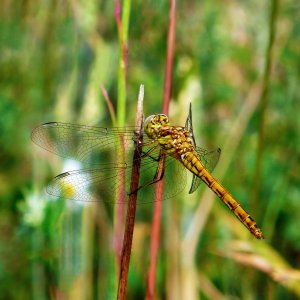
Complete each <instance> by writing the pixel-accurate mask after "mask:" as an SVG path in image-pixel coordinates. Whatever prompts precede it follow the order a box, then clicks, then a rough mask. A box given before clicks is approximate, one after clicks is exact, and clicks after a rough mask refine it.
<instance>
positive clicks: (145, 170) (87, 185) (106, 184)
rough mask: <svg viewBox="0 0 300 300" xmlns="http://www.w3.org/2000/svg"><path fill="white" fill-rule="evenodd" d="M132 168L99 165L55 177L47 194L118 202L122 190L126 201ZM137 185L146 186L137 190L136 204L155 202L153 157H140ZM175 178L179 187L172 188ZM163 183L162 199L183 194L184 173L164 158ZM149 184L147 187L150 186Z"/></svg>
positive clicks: (178, 165)
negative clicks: (141, 158)
mask: <svg viewBox="0 0 300 300" xmlns="http://www.w3.org/2000/svg"><path fill="white" fill-rule="evenodd" d="M131 168H132V166H131V165H126V164H124V165H123V166H120V165H118V166H116V165H109V164H105V165H100V166H99V168H98V169H85V170H75V171H69V172H65V173H63V174H60V175H58V176H56V177H55V178H54V179H53V180H52V182H51V183H50V184H49V185H48V187H47V192H48V193H49V194H50V195H53V196H55V197H63V198H65V199H69V200H75V201H105V202H112V203H118V202H120V200H118V196H117V194H116V193H119V192H120V191H122V189H124V187H125V193H126V195H125V198H124V199H123V201H125V202H126V201H127V200H128V195H129V193H130V188H129V187H130V178H131ZM140 171H141V172H140V173H141V175H140V186H145V187H143V188H141V189H140V190H139V191H138V203H147V202H153V201H154V193H155V183H153V184H151V182H153V180H154V179H155V175H156V171H157V162H156V161H155V160H153V159H152V158H149V157H146V158H143V160H142V164H141V170H140ZM174 176H176V177H177V178H179V182H180V184H178V185H176V186H174V184H173V185H172V181H173V179H174ZM163 178H164V180H165V181H166V184H165V186H164V187H165V188H164V194H163V199H167V198H172V197H174V196H175V195H177V194H178V193H180V192H181V191H183V189H184V187H185V184H186V170H185V169H184V168H183V167H181V164H180V163H178V162H177V161H175V160H174V159H172V158H171V157H167V158H166V169H165V172H164V177H163ZM149 183H150V184H149Z"/></svg>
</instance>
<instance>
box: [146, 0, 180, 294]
mask: <svg viewBox="0 0 300 300" xmlns="http://www.w3.org/2000/svg"><path fill="white" fill-rule="evenodd" d="M175 13H176V0H170V1H169V25H168V44H167V62H166V69H165V85H164V98H163V107H162V111H163V113H164V114H168V111H169V103H170V99H171V90H172V72H173V60H174V46H175V29H176V15H175ZM163 167H164V161H161V162H160V164H159V172H162V170H163ZM163 184H164V183H163V180H161V181H159V182H158V183H157V184H156V190H155V199H154V200H155V202H154V211H153V220H152V228H151V245H150V265H149V271H148V278H147V292H146V298H145V299H147V300H150V299H153V298H154V295H155V282H156V266H157V257H158V248H159V241H160V224H161V213H162V198H163Z"/></svg>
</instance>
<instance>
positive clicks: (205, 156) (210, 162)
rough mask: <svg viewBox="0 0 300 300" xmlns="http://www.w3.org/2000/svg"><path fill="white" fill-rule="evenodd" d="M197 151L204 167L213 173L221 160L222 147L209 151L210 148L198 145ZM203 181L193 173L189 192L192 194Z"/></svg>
mask: <svg viewBox="0 0 300 300" xmlns="http://www.w3.org/2000/svg"><path fill="white" fill-rule="evenodd" d="M196 151H197V154H198V157H199V158H200V160H201V162H202V164H203V165H204V167H205V168H206V169H207V171H209V172H210V173H212V171H213V170H214V168H215V167H216V165H217V163H218V161H219V158H220V155H221V149H220V148H217V149H215V150H211V151H208V150H205V149H202V148H200V147H196ZM201 182H202V181H201V179H200V178H198V177H197V176H195V175H193V179H192V184H191V187H190V190H189V194H192V193H193V192H194V191H196V190H197V188H198V187H199V185H200V183H201Z"/></svg>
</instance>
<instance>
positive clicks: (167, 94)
mask: <svg viewBox="0 0 300 300" xmlns="http://www.w3.org/2000/svg"><path fill="white" fill-rule="evenodd" d="M175 29H176V0H170V10H169V30H168V46H167V63H166V69H165V86H164V101H163V109H162V112H163V113H164V114H168V112H169V104H170V99H171V91H172V73H173V61H174V48H175Z"/></svg>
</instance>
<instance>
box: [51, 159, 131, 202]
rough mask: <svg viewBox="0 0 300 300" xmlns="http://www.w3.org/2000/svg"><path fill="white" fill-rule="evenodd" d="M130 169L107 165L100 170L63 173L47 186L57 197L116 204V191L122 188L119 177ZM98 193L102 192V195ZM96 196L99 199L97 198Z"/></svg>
mask: <svg viewBox="0 0 300 300" xmlns="http://www.w3.org/2000/svg"><path fill="white" fill-rule="evenodd" d="M127 170H128V167H127V166H126V165H125V164H124V166H123V167H120V166H110V167H108V165H105V166H104V168H100V169H93V170H92V169H85V170H84V169H83V170H75V171H69V172H65V173H62V174H60V175H58V176H56V177H55V178H54V179H53V180H52V181H51V182H50V184H49V185H48V186H47V192H48V193H49V194H50V195H53V196H55V197H63V198H64V199H69V200H75V201H87V202H89V201H97V200H99V198H100V199H101V200H102V201H106V202H114V201H115V200H114V199H113V198H112V197H114V195H115V191H118V189H119V188H121V186H122V178H124V177H120V176H119V175H120V174H122V173H124V174H125V173H126V172H127ZM98 191H101V193H100V192H99V193H98ZM96 195H97V196H98V197H96Z"/></svg>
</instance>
